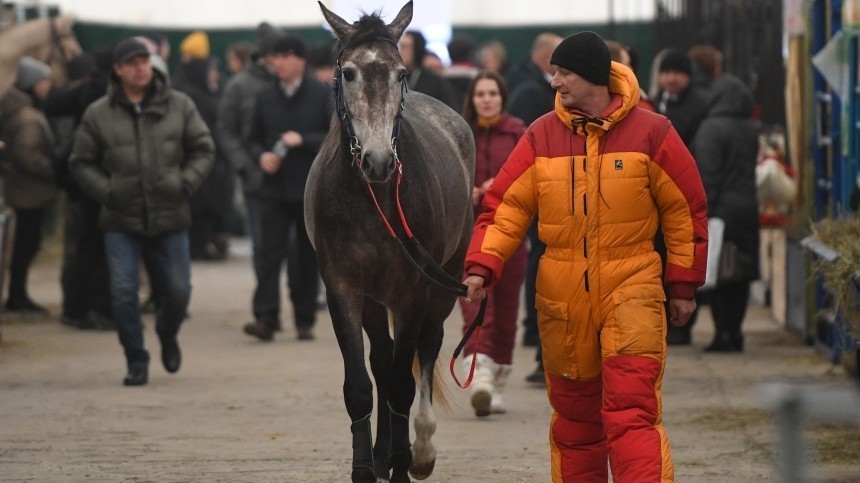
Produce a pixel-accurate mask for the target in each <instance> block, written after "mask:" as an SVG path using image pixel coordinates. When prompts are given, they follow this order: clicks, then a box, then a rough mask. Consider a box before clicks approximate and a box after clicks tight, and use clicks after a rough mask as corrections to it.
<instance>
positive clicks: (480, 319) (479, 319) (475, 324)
mask: <svg viewBox="0 0 860 483" xmlns="http://www.w3.org/2000/svg"><path fill="white" fill-rule="evenodd" d="M396 169H397V184H396V189H395V199H396V200H397V213H398V214H399V215H400V223H401V224H402V225H403V230H404V231H405V232H406V236H407V237H408V238H409V239H410V240H412V239H413V238H414V235H413V234H412V230H410V229H409V224H408V223H406V215H404V214H403V208H402V207H401V206H400V181H401V180H402V179H403V164H402V163H400V160H397V161H396ZM365 185H366V186H367V192H368V193H370V199H372V200H373V205H374V206H376V212H377V213H379V217H380V218H382V221H383V222H384V223H385V228H387V229H388V233H389V234H390V235H391V237H392V238H394V239H395V240H397V241H398V242H400V240H399V239H398V238H397V233H396V232H395V231H394V228H392V227H391V223H389V222H388V218H386V217H385V213H383V212H382V208H381V207H380V206H379V201H377V199H376V195H375V194H374V193H373V189H372V188H371V186H370V182H369V181H366V182H365ZM403 249H404V250H405V248H403ZM416 266H417V265H416ZM486 309H487V298H486V297H484V299H483V300H481V308H480V309H479V310H478V315H477V316H476V317H475V320H473V321H472V324H471V325H470V326H469V329H468V330H467V331H466V333H465V334H463V338H462V339H461V340H460V344H459V345H457V348H456V349H455V350H454V355H453V357H451V364H450V365H449V369H450V370H451V377H453V378H454V382H456V383H457V385H458V386H460V387H461V388H463V389H465V388H467V387H469V384H471V383H472V378H473V377H474V375H475V361H477V357H472V366H471V367H470V368H469V376H468V377H467V378H466V382H465V384H460V380H459V379H457V374H455V371H454V365H455V363H456V361H457V356H459V355H460V352H461V351H462V350H463V347H464V346H465V345H466V341H468V340H469V337H470V336H471V335H472V332H474V333H475V344H476V345H477V343H478V340H479V338H480V335H481V325H483V323H484V312H485V311H486Z"/></svg>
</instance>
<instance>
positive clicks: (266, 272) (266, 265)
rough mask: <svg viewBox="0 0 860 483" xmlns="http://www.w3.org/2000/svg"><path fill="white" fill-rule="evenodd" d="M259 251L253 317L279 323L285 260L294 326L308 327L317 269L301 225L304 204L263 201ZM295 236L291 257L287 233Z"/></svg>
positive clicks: (312, 313)
mask: <svg viewBox="0 0 860 483" xmlns="http://www.w3.org/2000/svg"><path fill="white" fill-rule="evenodd" d="M261 222H262V223H261V226H262V233H261V235H262V236H261V238H262V240H261V253H260V267H259V269H260V271H259V273H258V277H257V288H256V290H255V291H254V302H253V304H254V317H255V318H256V320H259V321H262V322H265V323H266V324H269V325H270V326H272V327H275V326H277V325H279V324H280V314H281V297H280V288H281V283H280V279H281V266H282V265H283V264H284V261H285V260H286V261H287V263H288V264H289V265H290V267H288V270H287V272H288V275H289V276H288V278H289V280H288V287H289V295H290V301H291V302H292V304H293V314H294V320H295V325H296V327H311V326H313V324H314V322H315V321H316V310H317V294H318V293H319V272H318V270H317V259H316V253H315V252H314V249H313V246H312V245H311V241H310V239H309V238H308V232H307V229H306V228H305V216H304V204H303V203H300V202H287V201H276V200H269V199H267V200H263V204H262V213H261ZM291 230H292V231H293V233H294V235H295V257H292V256H288V253H289V251H290V249H289V240H290V232H291Z"/></svg>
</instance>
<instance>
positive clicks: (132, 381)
mask: <svg viewBox="0 0 860 483" xmlns="http://www.w3.org/2000/svg"><path fill="white" fill-rule="evenodd" d="M148 381H149V369H148V368H147V367H146V366H131V367H129V368H128V374H126V375H125V378H123V380H122V383H123V385H125V386H143V385H144V384H146V383H147V382H148Z"/></svg>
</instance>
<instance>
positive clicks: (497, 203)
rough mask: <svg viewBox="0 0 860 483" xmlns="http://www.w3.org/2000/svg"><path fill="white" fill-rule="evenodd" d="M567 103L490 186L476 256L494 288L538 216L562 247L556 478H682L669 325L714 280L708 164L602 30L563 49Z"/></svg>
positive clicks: (547, 265) (525, 140)
mask: <svg viewBox="0 0 860 483" xmlns="http://www.w3.org/2000/svg"><path fill="white" fill-rule="evenodd" d="M551 63H552V65H553V66H554V67H555V74H554V76H553V81H552V86H553V87H554V88H555V89H556V91H557V95H556V103H555V111H554V112H550V113H548V114H546V115H544V116H543V117H541V118H539V119H537V120H536V121H535V122H534V123H533V124H532V125H531V126H530V127H529V129H528V131H526V134H525V135H524V136H523V137H522V139H521V140H520V142H519V144H518V145H517V147H516V148H515V149H514V151H513V152H512V153H511V155H510V157H509V158H508V160H507V162H506V163H505V165H504V166H503V167H502V170H501V172H500V173H499V175H498V176H497V177H496V179H495V181H494V183H493V185H492V187H491V189H490V191H489V192H488V193H487V194H486V196H485V198H484V213H483V214H482V215H481V216H480V217H479V218H478V220H477V221H476V222H475V228H474V234H473V236H472V243H471V245H470V247H469V252H468V255H467V257H466V268H465V270H466V275H467V277H466V279H465V281H464V282H465V283H466V284H467V285H468V286H469V293H468V298H469V299H470V300H472V301H477V300H480V299H482V298H483V297H484V293H483V292H484V291H483V287H484V286H490V285H492V284H493V283H495V282H496V281H497V280H498V278H499V275H500V274H501V272H502V267H503V264H504V261H505V260H506V259H507V258H508V257H509V256H511V255H512V254H513V253H514V251H516V248H517V247H518V246H519V243H520V240H521V239H522V237H523V236H524V235H525V233H526V230H527V229H528V227H529V224H530V223H531V219H532V217H533V216H534V215H536V214H538V213H539V214H540V216H539V222H538V223H539V225H538V234H539V237H540V239H541V240H542V241H543V242H545V243H546V244H547V250H546V253H545V254H544V256H543V257H542V258H541V261H540V265H539V269H538V279H537V296H536V305H537V310H538V314H539V320H538V327H539V330H540V338H541V343H542V345H543V359H544V366H545V368H546V371H547V393H548V395H549V400H550V403H551V404H552V407H553V409H554V414H553V417H552V422H551V425H550V447H551V457H552V458H551V459H552V476H553V481H554V482H574V481H575V482H606V481H607V479H608V471H607V464H606V461H607V457H608V459H609V466H610V467H611V468H612V475H613V480H614V481H615V482H616V483H630V482H636V483H643V482H658V481H659V482H667V481H673V479H674V472H673V468H672V459H671V456H670V453H669V442H668V439H667V437H666V433H665V432H664V430H663V425H662V406H661V400H660V388H661V381H662V376H663V367H664V364H665V360H666V322H665V320H666V319H665V313H664V312H665V308H664V305H663V301H664V300H665V297H666V294H664V291H663V282H662V281H661V263H660V257H659V256H658V255H657V253H656V252H655V251H654V245H653V241H652V240H653V239H654V234H655V233H656V230H657V227H658V226H662V230H663V233H664V236H665V238H666V245H667V247H668V263H667V267H666V273H665V282H666V286H667V287H668V297H669V300H670V302H669V311H670V313H669V321H670V322H671V323H672V324H674V325H678V326H682V325H684V324H685V323H686V322H687V319H688V318H689V316H690V314H691V313H692V312H693V310H694V309H695V306H696V303H695V300H694V295H695V291H696V288H697V287H698V286H700V285H701V284H702V283H703V281H704V278H705V263H706V262H705V261H706V259H707V246H708V233H707V201H706V199H705V192H704V189H703V188H702V181H701V179H700V177H699V172H698V170H697V169H696V163H695V161H694V160H693V158H692V156H691V155H690V153H689V151H687V148H686V147H685V146H684V143H683V142H682V141H681V138H680V137H679V136H678V134H677V133H676V132H675V129H674V128H672V125H671V123H670V122H669V121H668V120H667V119H666V118H665V117H663V116H660V115H658V114H655V113H652V112H649V111H646V110H644V109H641V108H639V107H636V105H637V103H638V101H639V85H638V82H637V81H636V77H635V76H634V75H633V72H632V71H630V69H628V68H627V67H625V66H623V65H621V64H619V63H616V62H611V61H610V57H609V50H608V49H607V47H606V44H605V43H604V42H603V39H601V38H600V36H598V35H597V34H595V33H593V32H580V33H578V34H575V35H572V36H570V37H568V38H567V39H565V40H564V41H563V42H562V43H561V44H559V46H558V48H557V49H556V50H555V51H554V53H553V56H552V62H551Z"/></svg>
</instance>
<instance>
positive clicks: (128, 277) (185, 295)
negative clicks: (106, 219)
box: [105, 231, 191, 367]
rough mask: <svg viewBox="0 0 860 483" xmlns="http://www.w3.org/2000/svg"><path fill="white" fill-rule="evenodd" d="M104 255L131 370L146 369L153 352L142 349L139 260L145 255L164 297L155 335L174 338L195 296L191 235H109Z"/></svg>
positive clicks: (160, 292)
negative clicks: (192, 278)
mask: <svg viewBox="0 0 860 483" xmlns="http://www.w3.org/2000/svg"><path fill="white" fill-rule="evenodd" d="M105 252H106V253H107V261H108V270H109V272H110V292H111V307H112V309H113V316H114V319H115V320H116V324H117V332H118V334H119V341H120V343H121V344H122V347H123V349H124V350H125V358H126V361H127V363H128V366H129V367H132V366H145V365H148V364H149V353H148V352H147V351H146V349H145V348H144V346H143V324H142V322H141V316H140V301H139V297H138V290H139V288H140V273H139V271H140V262H141V261H142V259H143V257H144V256H146V257H147V268H148V270H149V280H150V283H151V284H152V285H153V288H154V289H155V291H156V292H157V293H158V294H159V296H160V299H159V304H158V312H157V314H156V320H155V331H156V333H158V336H159V338H160V339H162V340H164V339H170V338H173V337H176V334H177V333H179V326H180V325H181V324H182V321H183V320H184V319H185V314H186V312H187V310H188V301H189V300H190V298H191V256H190V254H189V249H188V232H187V231H174V232H168V233H162V234H159V235H156V236H153V237H144V236H140V235H132V234H128V233H121V232H117V231H106V232H105Z"/></svg>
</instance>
